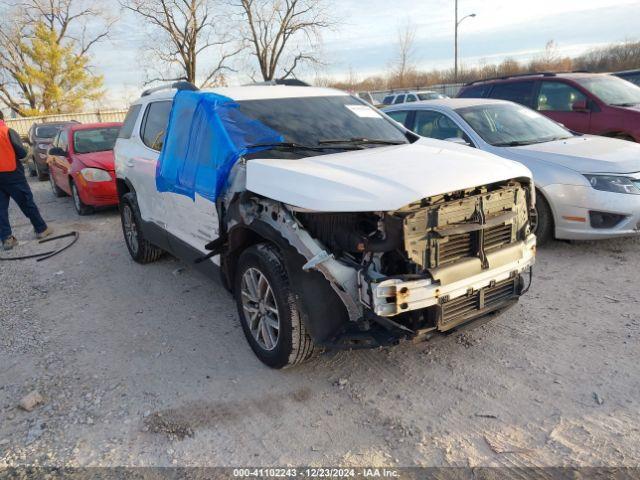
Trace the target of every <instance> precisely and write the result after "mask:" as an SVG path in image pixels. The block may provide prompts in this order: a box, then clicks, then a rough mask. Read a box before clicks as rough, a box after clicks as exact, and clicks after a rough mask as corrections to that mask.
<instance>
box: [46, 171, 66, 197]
mask: <svg viewBox="0 0 640 480" xmlns="http://www.w3.org/2000/svg"><path fill="white" fill-rule="evenodd" d="M49 185H51V191H52V192H53V195H54V196H55V197H58V198H61V197H64V196H65V195H66V193H65V192H64V190H62V189H61V188H60V187H59V186H58V185H56V181H55V180H54V178H53V175H49Z"/></svg>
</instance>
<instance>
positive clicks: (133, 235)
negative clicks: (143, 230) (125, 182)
mask: <svg viewBox="0 0 640 480" xmlns="http://www.w3.org/2000/svg"><path fill="white" fill-rule="evenodd" d="M122 220H123V222H122V223H123V225H124V236H125V238H126V240H127V245H129V248H130V249H131V251H132V252H133V253H134V254H137V253H138V227H137V226H136V223H135V221H134V220H133V212H132V211H131V207H129V206H128V205H125V207H124V209H123V210H122Z"/></svg>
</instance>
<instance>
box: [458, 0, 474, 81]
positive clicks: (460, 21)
mask: <svg viewBox="0 0 640 480" xmlns="http://www.w3.org/2000/svg"><path fill="white" fill-rule="evenodd" d="M455 4H456V19H455V21H456V25H455V67H454V75H453V78H454V81H455V82H457V81H458V27H459V26H460V24H461V23H462V22H463V21H464V20H466V19H467V18H475V16H476V14H475V13H472V14H471V15H467V16H465V17H462V18H461V19H460V20H458V0H455Z"/></svg>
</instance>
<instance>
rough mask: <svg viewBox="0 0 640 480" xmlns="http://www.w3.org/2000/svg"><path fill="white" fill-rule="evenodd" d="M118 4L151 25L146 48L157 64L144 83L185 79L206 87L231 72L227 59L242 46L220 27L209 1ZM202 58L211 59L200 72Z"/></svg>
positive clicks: (135, 0) (140, 0) (221, 22)
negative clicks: (153, 73)
mask: <svg viewBox="0 0 640 480" xmlns="http://www.w3.org/2000/svg"><path fill="white" fill-rule="evenodd" d="M121 5H122V6H123V7H124V8H126V9H128V10H130V11H132V12H134V13H135V14H137V15H139V16H140V17H142V18H143V19H144V20H146V21H147V22H149V24H150V26H151V31H150V42H149V48H150V49H151V51H152V52H153V54H154V57H155V60H158V61H159V62H160V64H159V65H157V68H156V70H157V75H156V76H155V77H152V78H149V79H148V81H147V83H152V82H155V81H165V82H167V81H176V80H186V81H188V82H191V83H194V84H198V85H199V86H201V87H206V86H211V85H217V84H221V83H223V82H224V74H225V72H229V71H234V70H233V68H232V67H231V66H230V64H229V62H230V60H231V58H232V57H234V56H235V55H237V54H238V53H239V52H240V51H241V50H242V46H241V44H240V43H239V42H234V41H233V39H232V37H231V36H230V35H229V34H228V33H227V32H225V31H223V30H224V28H220V25H223V26H224V25H226V22H225V21H224V18H223V16H222V15H214V13H213V12H214V11H215V10H216V7H217V6H216V5H215V4H214V2H213V1H212V0H121ZM158 34H160V36H158ZM214 51H215V54H214V53H213V52H214ZM203 57H206V58H207V59H214V61H213V62H209V65H208V68H206V71H205V72H204V73H203V72H202V69H200V68H199V67H200V63H201V60H202V59H203ZM211 63H212V64H211Z"/></svg>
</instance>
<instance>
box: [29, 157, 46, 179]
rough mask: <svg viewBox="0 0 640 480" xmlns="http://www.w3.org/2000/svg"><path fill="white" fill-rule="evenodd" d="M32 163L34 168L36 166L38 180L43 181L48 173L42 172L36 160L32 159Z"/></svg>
mask: <svg viewBox="0 0 640 480" xmlns="http://www.w3.org/2000/svg"><path fill="white" fill-rule="evenodd" d="M33 164H34V165H35V168H36V177H38V180H40V181H41V182H44V181H45V180H46V179H47V177H49V175H48V174H46V173H44V172H43V171H42V170H41V169H40V165H38V162H36V161H35V160H34V161H33Z"/></svg>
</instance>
